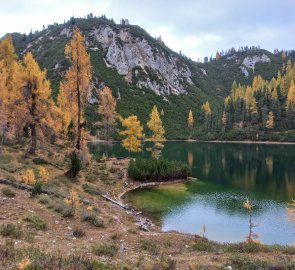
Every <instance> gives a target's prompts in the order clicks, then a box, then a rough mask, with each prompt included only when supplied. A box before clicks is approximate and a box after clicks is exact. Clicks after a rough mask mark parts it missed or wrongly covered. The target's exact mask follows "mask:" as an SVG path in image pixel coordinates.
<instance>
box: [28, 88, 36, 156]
mask: <svg viewBox="0 0 295 270" xmlns="http://www.w3.org/2000/svg"><path fill="white" fill-rule="evenodd" d="M30 87H31V88H32V86H30ZM31 91H32V94H31V98H32V105H31V109H30V114H31V117H32V119H33V120H32V122H31V123H30V124H29V127H30V131H31V146H30V148H29V151H28V153H29V154H32V155H34V154H35V153H36V148H37V130H36V123H35V120H34V119H35V117H36V109H37V108H36V107H37V105H36V94H35V93H33V89H31Z"/></svg>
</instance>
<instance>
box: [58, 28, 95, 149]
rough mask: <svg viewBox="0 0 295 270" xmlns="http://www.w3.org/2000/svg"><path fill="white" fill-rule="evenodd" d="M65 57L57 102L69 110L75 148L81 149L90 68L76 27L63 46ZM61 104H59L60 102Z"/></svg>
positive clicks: (81, 37)
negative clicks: (63, 78)
mask: <svg viewBox="0 0 295 270" xmlns="http://www.w3.org/2000/svg"><path fill="white" fill-rule="evenodd" d="M65 55H66V58H67V59H68V60H69V61H70V64H71V66H70V68H69V69H68V70H67V72H66V74H65V80H64V81H63V82H62V84H61V87H60V94H59V95H60V96H62V97H59V103H62V102H61V100H63V105H62V106H64V107H65V108H66V109H67V110H68V111H70V112H71V120H72V121H73V122H74V125H75V127H76V138H75V139H76V145H75V148H76V149H77V150H80V149H81V141H82V138H83V137H82V129H83V128H85V126H86V122H85V120H84V108H85V104H86V102H87V97H88V95H89V93H90V90H91V89H90V81H91V76H92V68H91V63H90V56H89V54H88V53H87V51H86V47H85V38H84V37H83V36H82V33H81V32H80V30H79V29H78V28H75V29H74V33H73V37H72V39H71V41H70V42H69V44H68V45H66V48H65ZM60 105H61V104H60ZM63 119H64V122H65V123H64V124H67V123H68V116H65V115H64V116H63Z"/></svg>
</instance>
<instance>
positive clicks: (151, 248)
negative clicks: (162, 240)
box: [139, 239, 160, 255]
mask: <svg viewBox="0 0 295 270" xmlns="http://www.w3.org/2000/svg"><path fill="white" fill-rule="evenodd" d="M139 247H140V249H142V250H145V251H148V252H150V253H151V254H153V255H157V254H158V253H159V250H160V248H159V246H158V245H157V243H156V242H155V241H153V240H146V239H144V240H140V242H139Z"/></svg>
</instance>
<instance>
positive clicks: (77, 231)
mask: <svg viewBox="0 0 295 270" xmlns="http://www.w3.org/2000/svg"><path fill="white" fill-rule="evenodd" d="M73 236H74V237H77V238H80V237H83V236H85V232H84V231H83V230H82V229H81V228H79V227H75V228H74V229H73Z"/></svg>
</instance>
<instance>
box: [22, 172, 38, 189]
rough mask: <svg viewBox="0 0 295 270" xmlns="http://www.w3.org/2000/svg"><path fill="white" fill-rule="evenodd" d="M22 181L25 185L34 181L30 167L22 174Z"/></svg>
mask: <svg viewBox="0 0 295 270" xmlns="http://www.w3.org/2000/svg"><path fill="white" fill-rule="evenodd" d="M22 181H23V182H24V183H25V184H27V185H33V184H35V182H36V178H35V174H34V171H33V170H32V169H27V170H26V171H25V172H24V174H23V175H22Z"/></svg>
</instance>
